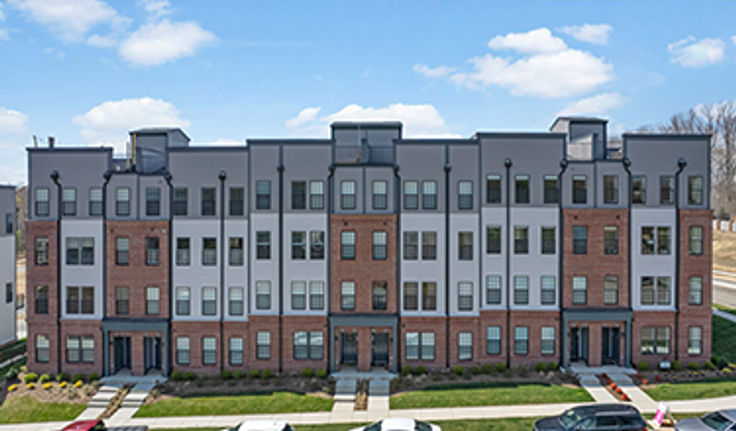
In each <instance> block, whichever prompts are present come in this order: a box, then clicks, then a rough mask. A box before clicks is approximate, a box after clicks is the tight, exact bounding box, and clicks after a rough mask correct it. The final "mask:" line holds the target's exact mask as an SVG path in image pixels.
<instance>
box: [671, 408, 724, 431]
mask: <svg viewBox="0 0 736 431" xmlns="http://www.w3.org/2000/svg"><path fill="white" fill-rule="evenodd" d="M675 429H676V430H677V431H736V409H733V410H719V411H717V412H713V413H708V414H707V415H705V416H703V417H700V418H689V419H683V420H681V421H678V422H677V425H675Z"/></svg>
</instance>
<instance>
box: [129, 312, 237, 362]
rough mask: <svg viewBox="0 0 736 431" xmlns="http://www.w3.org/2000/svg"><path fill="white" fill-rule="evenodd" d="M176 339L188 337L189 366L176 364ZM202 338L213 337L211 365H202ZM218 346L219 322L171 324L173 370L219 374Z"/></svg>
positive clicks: (175, 322)
mask: <svg viewBox="0 0 736 431" xmlns="http://www.w3.org/2000/svg"><path fill="white" fill-rule="evenodd" d="M177 337H189V365H179V364H177V363H176V338H177ZM204 337H215V342H216V346H217V349H218V350H217V354H216V355H215V357H216V360H215V363H214V364H213V365H204V364H202V338H204ZM131 342H132V341H131ZM220 346H221V344H220V322H218V321H212V322H177V321H174V322H171V359H172V361H171V363H172V369H174V370H180V371H193V372H195V373H197V374H218V373H219V372H220V350H219V349H220ZM226 360H227V358H226Z"/></svg>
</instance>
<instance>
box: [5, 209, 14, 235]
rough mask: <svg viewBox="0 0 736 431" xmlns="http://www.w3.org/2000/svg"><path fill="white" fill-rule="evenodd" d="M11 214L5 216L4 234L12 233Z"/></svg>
mask: <svg viewBox="0 0 736 431" xmlns="http://www.w3.org/2000/svg"><path fill="white" fill-rule="evenodd" d="M13 221H14V220H13V213H7V214H5V233H13Z"/></svg>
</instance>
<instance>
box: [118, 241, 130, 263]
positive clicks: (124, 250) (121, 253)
mask: <svg viewBox="0 0 736 431" xmlns="http://www.w3.org/2000/svg"><path fill="white" fill-rule="evenodd" d="M129 263H130V239H129V238H128V237H117V238H115V265H121V266H127V265H128V264H129Z"/></svg>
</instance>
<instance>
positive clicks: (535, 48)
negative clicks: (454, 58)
mask: <svg viewBox="0 0 736 431" xmlns="http://www.w3.org/2000/svg"><path fill="white" fill-rule="evenodd" d="M488 47H489V48H491V49H510V50H513V51H516V52H520V53H524V54H532V53H540V52H555V51H561V50H563V49H565V48H567V45H565V42H563V41H562V39H560V38H559V37H556V36H552V32H550V31H549V29H548V28H545V27H542V28H538V29H536V30H532V31H528V32H526V33H509V34H507V35H506V36H496V37H494V38H493V39H491V40H490V41H489V42H488Z"/></svg>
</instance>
